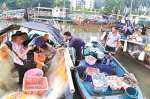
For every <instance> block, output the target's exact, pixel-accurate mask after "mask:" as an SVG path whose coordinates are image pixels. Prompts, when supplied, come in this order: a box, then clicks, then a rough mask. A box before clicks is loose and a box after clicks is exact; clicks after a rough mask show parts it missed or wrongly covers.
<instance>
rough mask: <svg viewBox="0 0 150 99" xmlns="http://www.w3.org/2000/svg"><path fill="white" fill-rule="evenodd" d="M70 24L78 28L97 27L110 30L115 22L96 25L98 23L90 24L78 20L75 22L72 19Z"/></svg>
mask: <svg viewBox="0 0 150 99" xmlns="http://www.w3.org/2000/svg"><path fill="white" fill-rule="evenodd" d="M72 22H73V23H74V24H77V25H80V26H88V27H98V28H99V27H104V28H111V27H112V26H113V25H114V24H115V23H116V22H109V23H101V24H98V23H94V22H90V21H87V22H84V21H79V20H75V19H73V20H72Z"/></svg>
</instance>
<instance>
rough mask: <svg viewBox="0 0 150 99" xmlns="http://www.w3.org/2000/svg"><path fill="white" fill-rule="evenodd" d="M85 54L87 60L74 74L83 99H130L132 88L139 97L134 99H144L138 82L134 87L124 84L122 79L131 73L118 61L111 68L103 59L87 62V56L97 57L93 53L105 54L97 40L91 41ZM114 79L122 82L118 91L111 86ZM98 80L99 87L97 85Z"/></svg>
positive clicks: (82, 62) (80, 64) (114, 61)
mask: <svg viewBox="0 0 150 99" xmlns="http://www.w3.org/2000/svg"><path fill="white" fill-rule="evenodd" d="M83 52H84V57H85V58H83V59H82V60H81V61H80V63H79V66H77V67H76V68H75V73H74V74H75V80H76V82H77V86H78V89H79V91H80V93H81V95H82V97H83V99H130V98H131V97H132V96H130V95H129V93H128V90H129V89H130V88H131V89H135V90H136V91H137V92H138V95H136V97H134V98H135V99H143V94H142V92H141V90H140V87H139V85H138V84H137V82H136V84H135V85H134V86H132V85H129V86H125V85H124V84H123V83H124V81H123V80H121V78H122V77H123V78H125V75H126V74H129V72H128V71H127V70H126V69H125V68H124V67H123V66H122V65H121V63H119V62H118V61H117V60H116V59H114V60H113V65H111V66H109V65H107V64H108V63H106V64H103V63H102V62H103V58H102V57H101V58H100V57H99V58H96V59H97V61H96V62H94V61H93V60H89V61H87V58H86V57H87V56H88V57H89V56H90V57H91V55H92V56H95V55H94V54H91V52H96V53H103V52H104V47H103V46H102V45H101V44H100V43H99V42H98V41H97V40H95V39H94V40H90V43H89V44H88V47H85V49H84V51H83ZM98 55H99V54H98ZM89 59H90V58H89ZM107 62H108V61H107ZM111 77H112V79H111ZM113 77H114V78H115V77H117V78H118V79H120V81H121V82H120V85H121V86H120V85H119V84H118V85H117V86H118V87H117V88H118V89H113V88H114V87H113V86H111V85H112V84H114V83H115V82H113ZM110 79H111V80H110ZM134 79H135V78H134ZM96 80H97V84H99V85H96ZM118 81H119V80H118ZM111 82H112V83H111ZM119 86H120V87H119ZM130 91H131V90H130ZM132 95H133V94H132ZM134 95H135V94H134ZM134 95H133V96H134ZM129 97H130V98H129ZM132 98H133V97H132Z"/></svg>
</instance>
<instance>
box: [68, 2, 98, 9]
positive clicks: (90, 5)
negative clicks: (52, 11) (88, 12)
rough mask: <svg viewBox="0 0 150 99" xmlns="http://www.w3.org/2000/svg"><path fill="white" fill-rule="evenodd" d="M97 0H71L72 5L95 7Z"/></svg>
mask: <svg viewBox="0 0 150 99" xmlns="http://www.w3.org/2000/svg"><path fill="white" fill-rule="evenodd" d="M94 4H95V0H70V6H71V7H74V8H76V7H85V8H94Z"/></svg>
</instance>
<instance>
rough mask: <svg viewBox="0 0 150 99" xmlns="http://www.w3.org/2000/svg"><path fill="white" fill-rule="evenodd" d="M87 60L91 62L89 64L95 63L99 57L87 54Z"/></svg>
mask: <svg viewBox="0 0 150 99" xmlns="http://www.w3.org/2000/svg"><path fill="white" fill-rule="evenodd" d="M85 61H86V62H87V63H88V64H89V65H94V64H95V63H96V61H97V59H96V58H95V57H93V56H91V55H89V56H85Z"/></svg>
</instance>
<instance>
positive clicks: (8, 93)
mask: <svg viewBox="0 0 150 99" xmlns="http://www.w3.org/2000/svg"><path fill="white" fill-rule="evenodd" d="M28 30H30V31H28ZM16 31H22V32H27V33H28V36H29V38H28V39H27V41H25V42H26V43H28V40H31V39H33V38H34V37H36V36H40V35H41V36H42V35H44V34H46V33H48V34H49V36H50V40H51V41H52V42H53V43H54V44H60V45H61V46H65V40H64V38H63V36H62V35H61V33H60V30H59V29H57V28H55V27H54V26H53V25H52V24H44V23H40V22H24V23H18V24H12V25H10V26H8V27H7V28H4V29H2V30H1V31H0V36H1V37H2V42H1V47H0V54H1V55H0V67H1V68H3V70H2V71H1V72H0V98H1V99H14V98H17V99H58V98H60V97H61V96H62V95H64V94H65V92H66V90H67V88H68V90H71V92H72V93H73V92H74V86H73V83H72V78H71V73H70V72H69V70H70V67H69V66H70V64H67V63H70V62H71V61H70V62H68V60H69V59H70V57H68V55H69V53H67V52H68V51H67V49H66V48H65V47H61V48H58V49H57V52H56V55H55V56H54V57H53V59H52V60H51V61H49V62H48V63H47V66H50V68H49V69H48V70H47V72H45V74H44V78H45V79H47V80H42V79H41V80H40V81H37V80H36V82H35V81H33V82H34V83H33V82H30V81H31V80H27V82H29V83H28V86H29V84H30V86H31V85H32V87H30V88H27V89H25V86H26V85H25V83H27V82H26V80H25V78H24V84H23V87H22V89H20V88H19V89H18V88H17V89H16V87H17V86H16V85H17V82H18V74H17V71H16V70H14V69H15V67H14V63H13V56H12V53H13V52H12V51H11V50H10V49H9V48H8V46H7V45H6V44H5V42H6V41H11V35H12V34H15V33H16ZM3 36H4V37H3ZM24 45H26V44H25V43H24ZM66 54H67V55H66ZM66 65H67V66H66ZM33 79H36V77H35V78H34V77H33ZM37 82H40V83H42V84H41V85H40V86H46V88H45V87H44V88H43V87H42V88H41V87H38V84H37ZM36 84H37V85H36ZM70 84H71V86H70ZM68 86H70V87H68ZM70 88H71V89H70Z"/></svg>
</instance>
